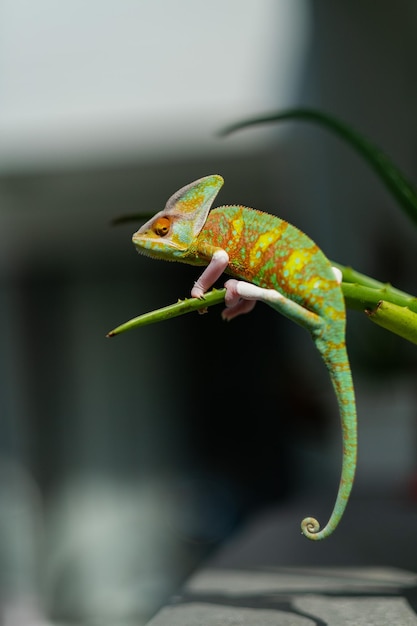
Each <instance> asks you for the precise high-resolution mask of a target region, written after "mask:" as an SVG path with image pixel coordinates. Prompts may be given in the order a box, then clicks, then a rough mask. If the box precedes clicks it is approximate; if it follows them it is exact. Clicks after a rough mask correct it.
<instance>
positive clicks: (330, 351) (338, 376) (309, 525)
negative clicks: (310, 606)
mask: <svg viewBox="0 0 417 626" xmlns="http://www.w3.org/2000/svg"><path fill="white" fill-rule="evenodd" d="M326 343H327V345H326ZM316 345H317V348H318V350H319V351H320V353H321V355H322V357H323V360H324V362H325V363H326V366H327V368H328V370H329V373H330V377H331V380H332V384H333V387H334V390H335V392H336V397H337V401H338V404H339V411H340V419H341V423H342V432H343V461H342V473H341V478H340V484H339V490H338V493H337V498H336V502H335V505H334V508H333V511H332V514H331V516H330V519H329V521H328V522H327V524H326V526H325V527H324V528H322V529H321V530H320V524H319V523H318V521H317V520H316V519H315V518H313V517H306V518H305V519H303V521H302V522H301V530H302V533H303V534H304V535H305V536H306V537H307V538H308V539H312V540H315V541H317V540H319V539H325V538H326V537H328V536H329V535H331V533H332V532H333V531H334V530H335V528H336V526H337V525H338V524H339V522H340V520H341V519H342V516H343V513H344V510H345V508H346V505H347V502H348V499H349V496H350V492H351V490H352V485H353V480H354V477H355V470H356V457H357V424H356V405H355V392H354V389H353V382H352V375H351V371H350V366H349V360H348V355H347V352H346V346H345V343H344V341H342V342H341V343H338V344H336V345H334V344H333V345H332V346H331V347H329V345H328V342H321V341H317V342H316Z"/></svg>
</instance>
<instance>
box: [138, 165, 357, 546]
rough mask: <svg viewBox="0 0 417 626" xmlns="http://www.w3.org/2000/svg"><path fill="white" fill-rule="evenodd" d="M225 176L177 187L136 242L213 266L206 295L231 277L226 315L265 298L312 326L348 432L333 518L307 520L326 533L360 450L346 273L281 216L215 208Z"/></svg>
mask: <svg viewBox="0 0 417 626" xmlns="http://www.w3.org/2000/svg"><path fill="white" fill-rule="evenodd" d="M223 182H224V181H223V178H222V177H221V176H218V175H212V176H206V177H205V178H201V179H199V180H196V181H195V182H193V183H190V184H189V185H187V186H185V187H183V188H182V189H180V190H179V191H177V192H176V193H175V194H174V195H173V196H171V198H170V199H169V200H168V202H167V204H166V206H165V209H164V210H163V211H160V212H159V213H157V214H156V215H155V216H154V217H153V218H152V219H150V220H149V221H147V222H146V223H145V224H144V225H143V226H142V227H141V228H140V229H139V230H138V231H137V232H136V233H135V234H134V235H133V243H134V245H135V246H136V249H137V250H138V252H140V253H143V254H145V255H147V256H150V257H152V258H155V259H164V260H166V261H180V262H181V263H188V264H190V265H197V266H198V265H200V266H206V268H205V269H204V271H203V272H202V274H201V276H200V277H199V278H198V280H197V281H196V282H195V283H194V286H193V288H192V290H191V295H192V297H195V298H204V293H205V292H206V291H207V290H208V289H209V288H210V287H211V286H212V285H213V284H214V282H215V281H216V280H217V279H218V278H219V277H220V276H221V274H222V273H223V272H225V273H226V274H229V275H230V276H232V278H231V279H229V280H228V281H227V282H226V283H225V287H226V296H225V303H226V309H225V310H224V311H223V314H222V315H223V318H224V319H227V320H230V319H232V318H234V317H236V316H237V315H240V314H241V313H247V312H249V311H250V310H251V309H252V308H253V307H254V305H255V303H256V301H257V300H260V301H261V302H264V303H265V304H268V305H269V306H271V307H272V308H273V309H275V310H276V311H278V312H279V313H282V314H283V315H285V316H286V317H288V318H290V319H291V320H293V321H294V322H296V323H298V324H300V325H301V326H303V327H304V328H306V329H307V330H308V331H309V332H310V333H311V335H312V338H313V340H314V343H315V345H316V347H317V349H318V351H319V352H320V354H321V356H322V359H323V361H324V363H325V364H326V366H327V369H328V371H329V373H330V377H331V381H332V384H333V387H334V390H335V393H336V397H337V401H338V405H339V411H340V418H341V423H342V431H343V460H342V471H341V479H340V484H339V489H338V494H337V498H336V502H335V505H334V509H333V512H332V513H331V516H330V519H329V521H328V522H327V524H326V526H324V528H322V529H320V525H319V523H318V521H317V520H316V519H315V518H312V517H306V518H305V519H304V520H303V521H302V523H301V530H302V532H303V534H304V535H305V536H306V537H308V538H309V539H314V540H317V539H324V538H325V537H328V536H329V535H330V534H331V533H332V532H333V531H334V529H335V528H336V526H337V525H338V523H339V521H340V519H341V518H342V515H343V512H344V510H345V507H346V504H347V501H348V498H349V495H350V492H351V489H352V484H353V480H354V475H355V468H356V455H357V426H356V406H355V394H354V390H353V383H352V376H351V371H350V366H349V360H348V355H347V352H346V346H345V326H346V313H345V302H344V297H343V293H342V289H341V286H340V282H341V275H340V272H339V270H337V269H336V268H333V267H332V266H331V264H330V261H329V260H328V259H327V258H326V257H325V255H324V254H323V252H322V251H321V250H320V249H319V248H318V247H317V245H316V244H315V243H314V242H313V241H312V240H311V239H310V238H309V237H307V236H306V235H305V234H304V233H303V232H301V231H300V230H298V229H297V228H295V226H292V225H291V224H289V223H288V222H286V221H284V220H282V219H280V218H278V217H276V216H273V215H269V214H268V213H263V212H261V211H257V210H255V209H250V208H247V207H244V206H240V205H233V206H220V207H217V208H215V209H212V210H210V209H211V205H212V203H213V201H214V198H215V197H216V195H217V194H218V192H219V190H220V188H221V186H222V185H223Z"/></svg>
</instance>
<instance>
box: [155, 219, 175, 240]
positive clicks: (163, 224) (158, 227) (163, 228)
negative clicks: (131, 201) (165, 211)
mask: <svg viewBox="0 0 417 626" xmlns="http://www.w3.org/2000/svg"><path fill="white" fill-rule="evenodd" d="M170 226H171V222H170V220H169V219H168V218H167V217H159V218H158V219H157V220H156V221H155V222H154V223H153V231H154V233H155V234H156V235H158V236H159V237H165V235H167V234H168V233H169V228H170Z"/></svg>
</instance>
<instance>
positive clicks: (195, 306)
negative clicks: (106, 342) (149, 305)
mask: <svg viewBox="0 0 417 626" xmlns="http://www.w3.org/2000/svg"><path fill="white" fill-rule="evenodd" d="M225 293H226V289H213V290H212V291H208V292H207V293H206V294H204V299H200V298H186V299H185V300H178V302H176V303H175V304H169V305H168V306H165V307H163V308H162V309H156V310H155V311H150V312H149V313H144V314H143V315H139V316H138V317H134V318H133V319H131V320H129V321H128V322H125V323H124V324H121V325H120V326H117V328H114V329H113V330H111V331H110V332H109V333H107V335H106V337H114V336H115V335H119V334H120V333H124V332H125V331H127V330H131V329H132V328H138V327H139V326H147V325H148V324H155V323H156V322H164V321H165V320H169V319H171V318H173V317H178V316H179V315H185V313H191V312H192V311H200V312H201V313H204V312H205V309H206V308H207V307H209V306H213V305H215V304H220V303H221V302H224V296H225Z"/></svg>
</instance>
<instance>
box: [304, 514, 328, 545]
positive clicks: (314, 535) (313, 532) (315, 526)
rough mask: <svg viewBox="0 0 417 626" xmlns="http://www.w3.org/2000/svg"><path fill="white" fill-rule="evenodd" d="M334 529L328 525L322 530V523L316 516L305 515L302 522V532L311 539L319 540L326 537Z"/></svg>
mask: <svg viewBox="0 0 417 626" xmlns="http://www.w3.org/2000/svg"><path fill="white" fill-rule="evenodd" d="M332 531H333V529H330V528H329V527H328V525H327V526H325V527H324V528H323V530H320V524H319V522H318V521H317V520H316V518H315V517H305V518H304V519H303V521H302V522H301V532H302V533H303V535H304V537H307V539H311V540H312V541H318V540H319V539H325V538H326V537H328V536H329V535H330V534H331V533H332Z"/></svg>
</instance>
